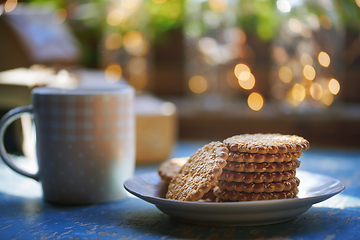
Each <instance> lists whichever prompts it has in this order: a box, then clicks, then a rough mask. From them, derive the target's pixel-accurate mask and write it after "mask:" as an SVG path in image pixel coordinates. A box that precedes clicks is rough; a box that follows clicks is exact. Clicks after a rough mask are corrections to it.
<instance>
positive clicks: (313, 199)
mask: <svg viewBox="0 0 360 240" xmlns="http://www.w3.org/2000/svg"><path fill="white" fill-rule="evenodd" d="M297 172H299V173H308V174H312V175H318V176H321V177H326V178H328V179H331V180H333V181H334V182H336V185H335V186H339V187H340V188H339V189H337V190H336V191H331V192H329V193H326V194H321V195H316V196H309V197H299V198H288V199H273V200H266V201H238V202H197V201H195V202H194V201H178V200H172V199H166V198H161V197H155V196H149V195H144V194H142V193H139V192H136V191H134V190H133V189H131V188H129V187H128V184H129V182H131V181H134V180H135V179H136V178H138V177H141V176H145V175H157V174H158V173H157V172H156V171H151V172H146V173H141V174H138V175H134V176H133V177H131V178H129V179H127V180H126V181H125V182H124V184H123V186H124V188H125V189H126V190H127V191H128V192H130V193H131V194H133V195H134V196H136V197H138V198H140V199H142V200H144V201H147V202H149V203H151V204H154V205H157V203H158V202H161V203H165V204H171V205H182V206H184V205H191V206H192V205H194V206H197V207H198V206H207V207H209V206H212V205H214V206H218V207H220V206H221V207H225V206H229V207H230V206H232V207H233V206H234V205H235V206H237V205H239V206H247V207H252V206H253V205H254V206H257V207H259V206H260V205H277V204H284V203H293V202H302V203H303V204H305V203H306V202H308V203H309V204H311V205H313V204H316V203H319V202H322V201H324V200H326V199H328V198H330V197H332V196H334V195H336V194H339V193H341V192H342V191H343V190H344V189H345V188H346V186H345V184H344V183H342V182H341V181H340V180H338V179H336V178H333V177H330V176H327V175H323V174H318V173H313V172H309V171H304V170H297ZM158 177H159V180H160V181H159V182H158V184H159V183H161V178H160V176H158ZM150 200H151V201H150ZM152 200H153V201H152Z"/></svg>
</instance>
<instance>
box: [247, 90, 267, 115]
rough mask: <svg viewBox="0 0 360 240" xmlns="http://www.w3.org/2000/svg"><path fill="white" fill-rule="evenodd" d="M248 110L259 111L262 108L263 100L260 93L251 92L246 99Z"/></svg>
mask: <svg viewBox="0 0 360 240" xmlns="http://www.w3.org/2000/svg"><path fill="white" fill-rule="evenodd" d="M247 103H248V106H249V108H251V109H252V110H254V111H259V110H260V109H261V108H262V107H263V106H264V99H263V97H262V96H261V94H260V93H257V92H253V93H251V94H250V95H249V97H248V99H247Z"/></svg>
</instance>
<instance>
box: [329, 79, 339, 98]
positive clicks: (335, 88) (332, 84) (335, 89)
mask: <svg viewBox="0 0 360 240" xmlns="http://www.w3.org/2000/svg"><path fill="white" fill-rule="evenodd" d="M328 88H329V91H330V92H331V93H332V94H334V95H337V94H338V93H339V92H340V83H339V82H338V80H336V79H335V78H332V79H331V80H330V81H329V84H328Z"/></svg>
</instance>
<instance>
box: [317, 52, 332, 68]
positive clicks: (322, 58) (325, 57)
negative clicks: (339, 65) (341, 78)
mask: <svg viewBox="0 0 360 240" xmlns="http://www.w3.org/2000/svg"><path fill="white" fill-rule="evenodd" d="M318 61H319V63H320V65H321V66H323V67H328V66H329V65H330V56H329V54H327V53H326V52H320V53H319V55H318Z"/></svg>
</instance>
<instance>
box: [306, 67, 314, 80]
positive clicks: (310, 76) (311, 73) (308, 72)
mask: <svg viewBox="0 0 360 240" xmlns="http://www.w3.org/2000/svg"><path fill="white" fill-rule="evenodd" d="M303 74H304V77H305V78H306V79H308V80H314V78H315V76H316V71H315V68H314V67H313V66H310V65H305V66H304V68H303Z"/></svg>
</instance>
